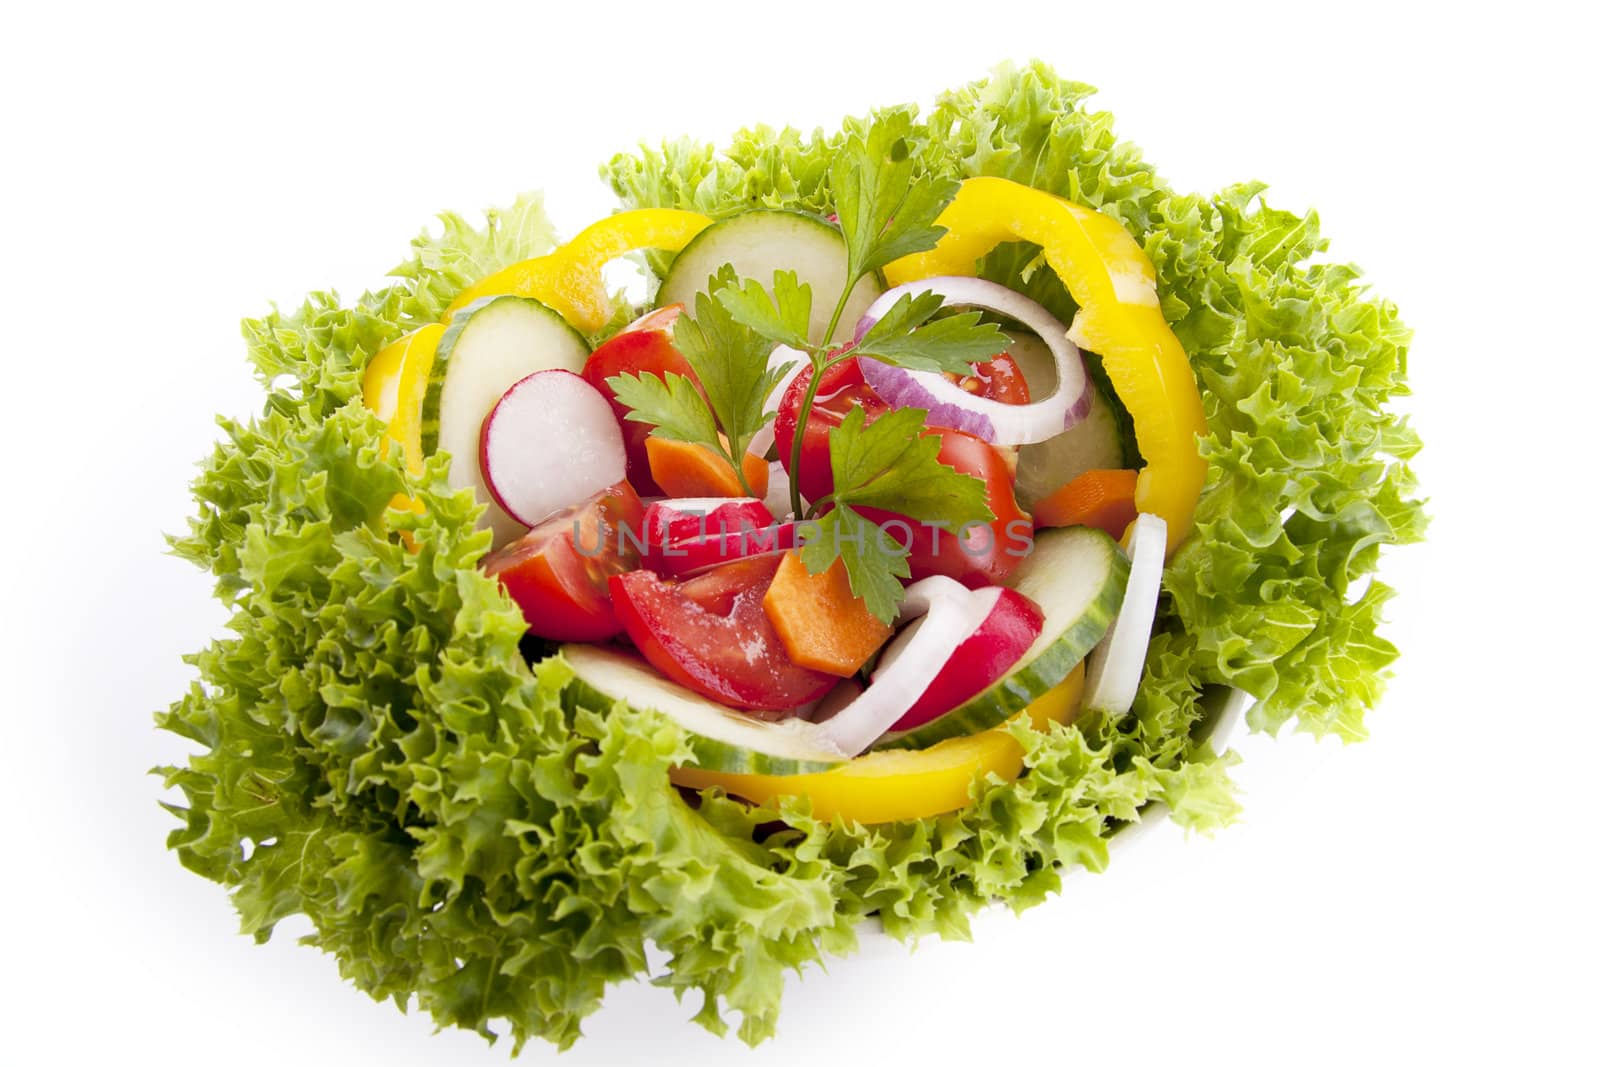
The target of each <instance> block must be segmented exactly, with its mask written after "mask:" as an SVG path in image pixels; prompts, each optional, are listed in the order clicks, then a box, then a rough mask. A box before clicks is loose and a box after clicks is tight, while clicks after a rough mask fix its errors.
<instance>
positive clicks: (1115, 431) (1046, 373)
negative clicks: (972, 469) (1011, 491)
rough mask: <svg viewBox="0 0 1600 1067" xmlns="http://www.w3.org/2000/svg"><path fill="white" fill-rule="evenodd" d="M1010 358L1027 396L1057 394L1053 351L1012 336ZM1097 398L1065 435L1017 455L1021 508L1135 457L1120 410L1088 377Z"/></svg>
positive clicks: (1038, 342) (1036, 341)
mask: <svg viewBox="0 0 1600 1067" xmlns="http://www.w3.org/2000/svg"><path fill="white" fill-rule="evenodd" d="M1012 336H1013V341H1012V345H1011V348H1010V350H1009V351H1010V352H1011V357H1012V358H1013V359H1015V360H1016V361H1017V368H1018V369H1019V370H1021V371H1022V377H1023V380H1024V381H1026V382H1027V383H1028V390H1029V392H1031V393H1033V394H1035V395H1037V396H1046V395H1048V394H1049V393H1050V392H1052V391H1053V390H1054V389H1055V381H1056V368H1055V362H1054V360H1053V359H1052V358H1051V356H1050V350H1049V349H1048V348H1046V347H1045V344H1044V342H1043V341H1041V340H1039V339H1038V338H1037V337H1034V336H1032V335H1030V334H1013V335H1012ZM1090 388H1091V389H1092V390H1093V394H1094V395H1093V397H1092V399H1091V400H1090V402H1089V414H1087V415H1085V416H1084V417H1083V419H1082V421H1080V422H1078V423H1076V424H1075V425H1073V427H1072V428H1071V429H1069V430H1067V431H1065V432H1064V433H1059V434H1057V435H1056V436H1054V437H1052V438H1050V440H1048V441H1040V442H1039V443H1038V444H1033V445H1023V446H1022V448H1021V449H1020V450H1018V452H1017V503H1019V504H1021V505H1022V507H1023V509H1024V510H1027V511H1032V510H1033V509H1034V507H1035V506H1036V505H1037V504H1038V503H1039V501H1041V500H1043V499H1044V498H1045V497H1047V496H1049V495H1050V494H1051V493H1053V492H1055V491H1056V490H1057V489H1060V488H1061V487H1062V486H1064V485H1066V484H1067V483H1068V482H1070V481H1072V479H1074V478H1076V477H1077V476H1078V475H1080V474H1082V473H1083V472H1084V471H1092V470H1116V469H1119V468H1122V467H1126V466H1129V465H1130V464H1131V463H1132V462H1133V461H1134V460H1135V457H1134V456H1133V455H1132V454H1131V451H1130V450H1129V449H1128V448H1127V447H1126V445H1125V443H1124V441H1123V434H1122V424H1121V420H1119V419H1118V418H1117V410H1116V405H1115V404H1114V403H1113V402H1112V401H1111V400H1110V399H1109V398H1107V396H1106V394H1105V390H1104V387H1103V386H1102V385H1101V384H1100V382H1099V381H1097V380H1095V378H1094V376H1092V375H1091V376H1090Z"/></svg>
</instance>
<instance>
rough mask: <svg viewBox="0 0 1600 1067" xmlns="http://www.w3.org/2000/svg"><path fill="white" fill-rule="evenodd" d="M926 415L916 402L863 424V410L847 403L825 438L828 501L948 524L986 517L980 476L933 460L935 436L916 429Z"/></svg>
mask: <svg viewBox="0 0 1600 1067" xmlns="http://www.w3.org/2000/svg"><path fill="white" fill-rule="evenodd" d="M926 417H927V412H924V411H919V410H918V409H916V408H901V409H899V410H897V411H891V412H888V413H887V414H885V415H882V416H880V417H879V418H878V419H877V420H876V421H874V422H872V423H871V424H868V423H867V422H866V415H865V414H864V413H863V411H862V410H861V409H860V408H859V407H857V408H852V409H851V410H850V412H849V413H848V414H847V415H846V416H845V418H844V422H842V423H841V424H840V425H839V427H838V429H836V430H834V431H833V435H832V437H831V438H830V439H829V442H828V445H829V459H830V460H831V461H832V464H833V486H834V488H833V502H834V503H835V504H851V505H857V506H863V507H874V508H884V509H888V510H893V511H894V512H896V513H897V514H900V515H904V516H906V517H907V518H910V519H915V520H916V521H918V522H933V521H943V522H947V523H949V524H950V526H951V527H952V528H959V527H960V526H961V525H962V524H963V523H967V522H992V521H993V520H994V512H992V511H990V510H989V504H988V498H987V496H986V495H985V493H984V485H983V480H982V479H980V478H975V477H973V476H972V475H970V474H962V473H961V472H960V471H958V470H956V469H955V468H954V467H947V466H945V465H944V464H943V463H940V462H939V444H940V439H939V437H938V436H929V437H924V436H923V435H922V429H923V420H924V419H925V418H926Z"/></svg>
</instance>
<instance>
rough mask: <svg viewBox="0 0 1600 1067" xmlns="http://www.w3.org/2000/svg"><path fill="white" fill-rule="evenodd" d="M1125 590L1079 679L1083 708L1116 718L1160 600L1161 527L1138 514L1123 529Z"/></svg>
mask: <svg viewBox="0 0 1600 1067" xmlns="http://www.w3.org/2000/svg"><path fill="white" fill-rule="evenodd" d="M1127 540H1128V558H1129V559H1130V561H1131V566H1130V567H1129V570H1128V587H1127V590H1126V592H1124V593H1123V594H1122V607H1120V608H1118V609H1117V617H1116V618H1115V619H1113V620H1111V628H1110V629H1109V630H1107V631H1106V635H1105V637H1103V638H1101V639H1100V643H1099V644H1098V645H1096V646H1095V647H1094V650H1093V651H1092V652H1090V653H1089V659H1088V663H1087V664H1086V669H1085V672H1084V679H1083V706H1084V707H1086V708H1088V709H1090V710H1091V711H1100V712H1104V713H1105V714H1106V715H1108V716H1111V717H1113V718H1114V717H1116V716H1119V715H1122V714H1123V713H1125V712H1126V711H1127V710H1128V709H1129V708H1131V707H1133V698H1134V697H1135V696H1137V695H1138V693H1139V679H1141V678H1143V677H1144V661H1145V657H1146V656H1147V655H1148V654H1149V651H1150V631H1151V628H1152V627H1153V626H1154V624H1155V618H1156V601H1157V600H1158V599H1160V596H1161V571H1162V567H1163V566H1164V565H1165V562H1166V558H1167V523H1166V520H1165V519H1163V518H1161V516H1159V515H1151V514H1148V513H1146V512H1140V513H1139V516H1138V517H1137V518H1135V519H1134V520H1133V525H1132V526H1130V527H1129V528H1128V537H1127Z"/></svg>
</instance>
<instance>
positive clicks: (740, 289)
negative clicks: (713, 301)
mask: <svg viewBox="0 0 1600 1067" xmlns="http://www.w3.org/2000/svg"><path fill="white" fill-rule="evenodd" d="M716 296H717V302H718V303H719V304H721V305H722V307H723V310H725V311H726V312H727V313H728V314H729V316H731V317H732V318H733V320H734V321H735V322H737V323H739V324H740V325H741V326H744V327H746V328H747V329H750V330H753V331H755V332H756V333H757V334H759V335H760V336H762V337H764V338H766V339H767V340H769V341H772V342H774V343H775V344H781V345H788V346H789V347H790V348H798V349H802V350H804V349H807V348H809V347H810V342H808V341H807V340H806V330H807V328H808V327H809V326H810V323H811V286H809V285H802V284H801V283H800V279H799V276H798V275H796V274H795V272H794V271H792V270H780V271H778V272H777V273H776V274H774V275H773V277H772V291H771V292H770V293H769V292H768V291H767V290H766V289H764V288H762V286H761V283H760V282H758V281H756V280H755V279H753V278H748V279H746V280H745V283H744V285H743V286H735V285H725V286H723V287H721V288H719V289H718V290H717V291H716Z"/></svg>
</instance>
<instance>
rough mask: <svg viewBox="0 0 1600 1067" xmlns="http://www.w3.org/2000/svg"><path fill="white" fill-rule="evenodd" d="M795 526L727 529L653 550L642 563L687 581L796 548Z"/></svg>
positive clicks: (797, 532) (797, 535)
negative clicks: (728, 565) (741, 561)
mask: <svg viewBox="0 0 1600 1067" xmlns="http://www.w3.org/2000/svg"><path fill="white" fill-rule="evenodd" d="M799 529H800V527H799V524H797V523H793V522H786V523H783V524H781V525H766V526H746V527H744V528H742V529H741V528H740V527H737V526H734V527H730V528H729V529H728V530H727V531H726V532H720V533H708V534H706V535H705V536H704V537H694V538H689V539H688V540H684V541H677V542H674V543H673V544H672V545H671V546H670V547H668V548H663V549H659V550H657V551H656V552H655V553H653V554H652V555H650V556H649V557H647V559H646V561H645V563H646V566H648V567H649V568H650V569H651V570H653V571H655V572H657V573H658V574H666V575H670V576H672V577H675V578H690V577H693V576H694V575H697V574H700V573H701V572H703V571H707V570H710V569H711V568H712V567H720V566H721V565H722V564H724V563H732V562H733V561H734V560H736V559H751V558H753V557H755V556H771V555H776V554H777V553H779V552H787V551H789V550H790V549H792V548H796V547H798V546H799V544H800V533H799Z"/></svg>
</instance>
